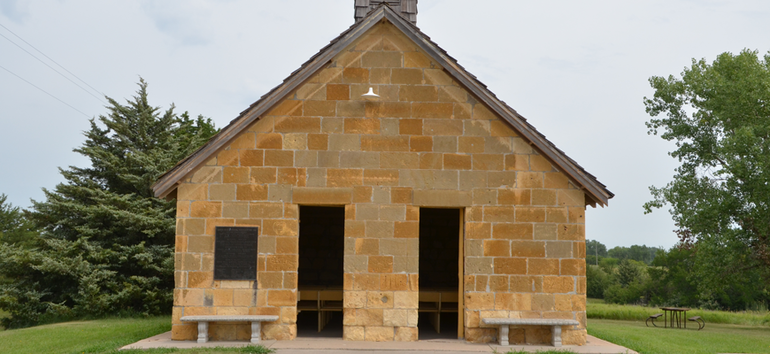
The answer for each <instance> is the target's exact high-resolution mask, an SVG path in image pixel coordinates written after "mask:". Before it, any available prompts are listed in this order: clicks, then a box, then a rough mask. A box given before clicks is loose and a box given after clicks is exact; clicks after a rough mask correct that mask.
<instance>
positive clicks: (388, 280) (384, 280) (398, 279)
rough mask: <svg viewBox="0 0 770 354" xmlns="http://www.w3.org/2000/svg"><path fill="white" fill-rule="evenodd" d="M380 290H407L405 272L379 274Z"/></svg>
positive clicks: (407, 284)
mask: <svg viewBox="0 0 770 354" xmlns="http://www.w3.org/2000/svg"><path fill="white" fill-rule="evenodd" d="M380 290H383V291H406V290H409V280H408V277H407V275H406V274H382V275H380Z"/></svg>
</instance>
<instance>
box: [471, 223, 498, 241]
mask: <svg viewBox="0 0 770 354" xmlns="http://www.w3.org/2000/svg"><path fill="white" fill-rule="evenodd" d="M465 228H466V237H467V238H468V239H487V238H491V237H492V224H491V223H484V222H468V223H465Z"/></svg>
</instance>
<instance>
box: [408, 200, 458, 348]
mask: <svg viewBox="0 0 770 354" xmlns="http://www.w3.org/2000/svg"><path fill="white" fill-rule="evenodd" d="M459 237H460V210H459V209H431V208H421V209H420V292H429V291H439V290H440V291H448V292H454V293H455V294H457V291H458V288H459V278H458V275H457V272H458V258H459V256H460V239H459ZM418 311H419V318H418V329H419V337H420V339H421V340H430V339H446V338H457V302H456V300H452V301H445V300H442V302H441V304H440V305H439V304H438V303H436V302H422V301H421V302H420V304H419V308H418ZM439 330H440V332H439Z"/></svg>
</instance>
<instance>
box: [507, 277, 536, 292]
mask: <svg viewBox="0 0 770 354" xmlns="http://www.w3.org/2000/svg"><path fill="white" fill-rule="evenodd" d="M508 288H509V289H510V291H511V292H512V293H541V292H543V277H542V276H511V277H509V278H508Z"/></svg>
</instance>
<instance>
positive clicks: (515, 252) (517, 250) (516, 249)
mask: <svg viewBox="0 0 770 354" xmlns="http://www.w3.org/2000/svg"><path fill="white" fill-rule="evenodd" d="M511 256H513V257H545V242H540V241H518V240H517V241H511Z"/></svg>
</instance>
